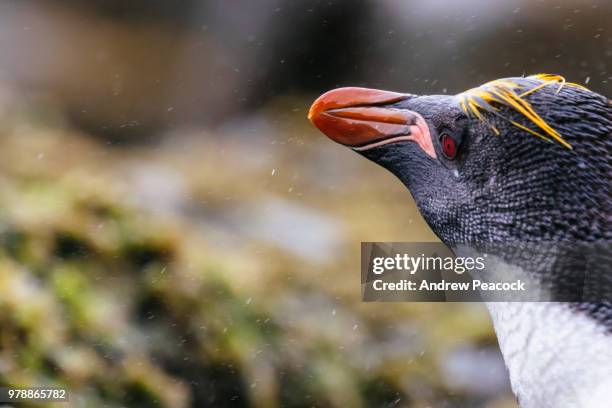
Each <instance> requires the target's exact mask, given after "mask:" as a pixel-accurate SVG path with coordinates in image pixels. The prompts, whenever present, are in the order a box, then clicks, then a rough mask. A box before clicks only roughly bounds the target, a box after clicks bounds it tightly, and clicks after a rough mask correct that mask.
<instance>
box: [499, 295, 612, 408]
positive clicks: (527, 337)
mask: <svg viewBox="0 0 612 408" xmlns="http://www.w3.org/2000/svg"><path fill="white" fill-rule="evenodd" d="M487 306H488V308H489V311H490V313H491V317H492V319H493V325H494V327H495V331H496V333H497V337H498V339H499V345H500V348H501V351H502V354H503V355H504V359H505V361H506V365H507V366H508V370H509V372H510V382H511V383H512V388H513V390H514V392H515V394H516V395H517V396H518V398H519V402H520V404H521V407H522V408H549V407H550V408H581V407H585V408H609V407H612V336H611V335H609V334H607V333H606V332H605V329H604V327H603V326H601V325H598V324H597V322H596V321H595V320H593V319H591V318H589V317H588V316H586V315H584V314H582V313H579V312H576V311H574V310H572V309H570V307H569V306H568V305H566V304H562V303H531V302H522V303H521V302H515V303H502V302H498V303H488V304H487Z"/></svg>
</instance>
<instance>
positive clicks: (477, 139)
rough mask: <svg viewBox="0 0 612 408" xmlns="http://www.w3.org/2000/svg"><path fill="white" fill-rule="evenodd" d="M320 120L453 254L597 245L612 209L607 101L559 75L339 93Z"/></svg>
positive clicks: (321, 107) (315, 115)
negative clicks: (383, 174)
mask: <svg viewBox="0 0 612 408" xmlns="http://www.w3.org/2000/svg"><path fill="white" fill-rule="evenodd" d="M309 118H310V120H311V121H312V122H313V123H314V124H315V126H317V127H318V128H319V129H320V130H321V131H322V132H323V133H325V134H326V135H327V136H328V137H329V138H331V139H332V140H334V141H336V142H338V143H341V144H343V145H345V146H347V147H349V148H351V149H352V150H354V151H356V152H357V153H359V154H361V155H363V156H364V157H366V158H368V159H369V160H372V161H374V162H376V163H378V164H379V165H381V166H383V167H384V168H386V169H388V170H389V171H391V172H392V173H393V174H394V175H396V176H397V177H398V178H399V179H400V180H401V181H402V182H403V183H404V184H405V185H406V187H408V189H409V190H410V192H411V193H412V196H413V198H414V200H415V201H416V204H417V206H418V208H419V210H420V212H421V214H422V215H423V217H424V218H425V220H426V221H427V223H428V224H429V225H430V226H431V228H432V229H433V231H434V232H435V233H436V234H437V235H438V236H439V237H440V238H441V239H442V240H443V241H444V242H446V243H450V244H452V243H455V242H486V241H509V240H510V241H516V240H522V241H525V240H527V241H534V240H536V241H537V240H558V239H580V240H592V239H598V238H602V237H603V236H604V235H605V234H609V232H608V231H609V228H606V227H605V225H598V224H597V223H598V222H599V221H597V220H601V219H602V217H601V214H599V216H597V215H598V214H597V213H598V212H601V211H605V208H604V207H605V206H606V205H607V204H606V203H608V200H609V198H608V197H607V193H605V192H603V191H605V190H606V189H607V188H608V187H607V183H608V181H607V180H609V177H610V175H611V174H612V172H611V167H612V163H611V162H610V158H609V156H610V155H609V151H610V144H611V141H610V138H609V135H610V131H611V129H610V119H611V110H610V105H609V103H608V101H607V99H606V98H604V97H602V96H600V95H597V94H595V93H593V92H590V91H588V90H586V89H584V88H582V87H580V86H578V85H574V84H565V83H564V81H563V79H562V78H561V77H558V76H553V75H537V76H532V77H527V78H506V79H501V80H497V81H493V82H490V83H487V84H484V85H482V86H480V87H478V88H474V89H471V90H468V91H466V92H463V93H460V94H458V95H454V96H449V95H431V96H418V95H412V94H402V93H396V92H389V91H380V90H373V89H367V88H339V89H335V90H332V91H330V92H327V93H326V94H323V95H322V96H321V97H319V98H318V99H317V100H316V101H315V103H314V104H313V105H312V108H311V110H310V113H309Z"/></svg>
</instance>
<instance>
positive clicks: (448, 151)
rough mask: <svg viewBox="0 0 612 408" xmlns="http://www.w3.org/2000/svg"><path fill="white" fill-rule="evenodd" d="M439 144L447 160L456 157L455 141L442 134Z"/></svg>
mask: <svg viewBox="0 0 612 408" xmlns="http://www.w3.org/2000/svg"><path fill="white" fill-rule="evenodd" d="M440 143H441V144H442V151H443V152H444V155H445V156H446V158H447V159H451V160H452V159H454V158H455V156H456V155H457V143H455V139H453V138H452V137H450V136H449V135H447V134H446V133H444V134H443V135H442V136H441V137H440Z"/></svg>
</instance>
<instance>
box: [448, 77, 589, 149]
mask: <svg viewBox="0 0 612 408" xmlns="http://www.w3.org/2000/svg"><path fill="white" fill-rule="evenodd" d="M534 79H535V80H537V81H538V82H540V83H539V84H538V85H535V86H534V81H533V80H534ZM555 84H556V85H558V88H557V91H556V92H559V91H560V90H561V88H563V87H564V86H573V87H579V88H584V87H583V86H581V85H578V84H574V83H568V82H565V78H563V77H562V76H560V75H551V74H537V75H531V76H528V77H526V78H503V79H497V80H495V81H491V82H487V83H486V84H483V85H481V86H479V87H476V88H472V89H469V90H467V91H465V92H462V93H460V94H458V95H456V98H457V99H458V101H459V106H460V107H461V109H462V110H463V111H464V112H465V113H466V114H467V115H468V116H472V115H473V116H475V117H476V118H477V119H479V120H480V121H482V122H485V123H487V124H488V125H489V127H490V128H491V130H493V132H494V133H495V134H496V135H499V134H500V132H499V130H498V129H497V128H496V127H495V126H494V125H492V124H491V123H489V122H488V121H487V119H486V117H485V115H484V113H485V112H488V113H492V114H494V115H496V116H498V117H500V118H502V119H504V120H506V121H508V122H510V123H512V124H513V125H514V126H516V127H518V128H520V129H522V130H524V131H526V132H528V133H531V134H532V135H534V136H537V137H539V138H542V139H544V140H547V141H551V138H552V139H554V140H556V141H557V142H559V143H560V144H562V145H563V146H565V147H567V148H568V149H571V148H572V146H571V145H570V144H569V143H567V142H566V141H565V140H564V139H563V137H561V135H560V134H559V133H558V132H557V131H556V130H555V129H553V128H552V127H551V126H550V125H549V124H548V123H546V121H545V120H544V119H542V117H541V116H540V115H538V114H537V113H536V112H535V111H534V110H533V108H532V107H531V104H530V103H529V102H527V101H526V100H525V99H524V98H525V96H527V95H529V94H531V93H533V92H536V91H537V90H539V89H542V88H544V87H546V86H549V85H555ZM499 105H502V106H507V107H509V108H512V109H514V110H515V111H517V112H518V113H520V114H521V115H523V116H524V117H525V118H527V119H528V120H529V122H531V123H533V124H534V125H535V126H537V128H539V129H538V130H533V129H531V128H529V127H527V126H525V125H522V124H520V123H518V122H516V121H514V120H511V119H508V118H505V117H504V116H502V115H501V114H500V113H499V107H498V106H499Z"/></svg>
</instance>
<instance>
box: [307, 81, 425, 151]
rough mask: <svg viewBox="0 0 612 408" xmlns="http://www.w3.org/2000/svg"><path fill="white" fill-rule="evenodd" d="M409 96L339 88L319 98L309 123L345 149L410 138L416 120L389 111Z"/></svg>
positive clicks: (405, 113) (405, 112) (363, 89)
mask: <svg viewBox="0 0 612 408" xmlns="http://www.w3.org/2000/svg"><path fill="white" fill-rule="evenodd" d="M408 97H409V95H406V94H401V93H396V92H389V91H380V90H378V89H368V88H338V89H334V90H332V91H329V92H327V93H325V94H323V95H321V96H320V97H319V98H318V99H317V100H316V101H315V102H314V103H313V104H312V107H311V108H310V112H309V113H308V119H310V120H311V122H312V123H313V124H314V125H315V126H316V127H317V128H319V130H320V131H321V132H323V133H324V134H326V135H327V136H328V137H329V138H330V139H332V140H334V141H336V142H338V143H341V144H343V145H346V146H351V147H357V146H363V145H366V144H369V143H372V142H375V141H377V140H382V139H387V138H389V137H394V136H400V135H407V134H409V133H410V132H409V126H410V125H411V124H413V123H414V119H415V116H414V115H413V114H412V112H410V111H407V110H400V109H394V108H388V107H385V106H384V105H389V104H392V103H395V102H399V101H402V100H404V99H407V98H408Z"/></svg>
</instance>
